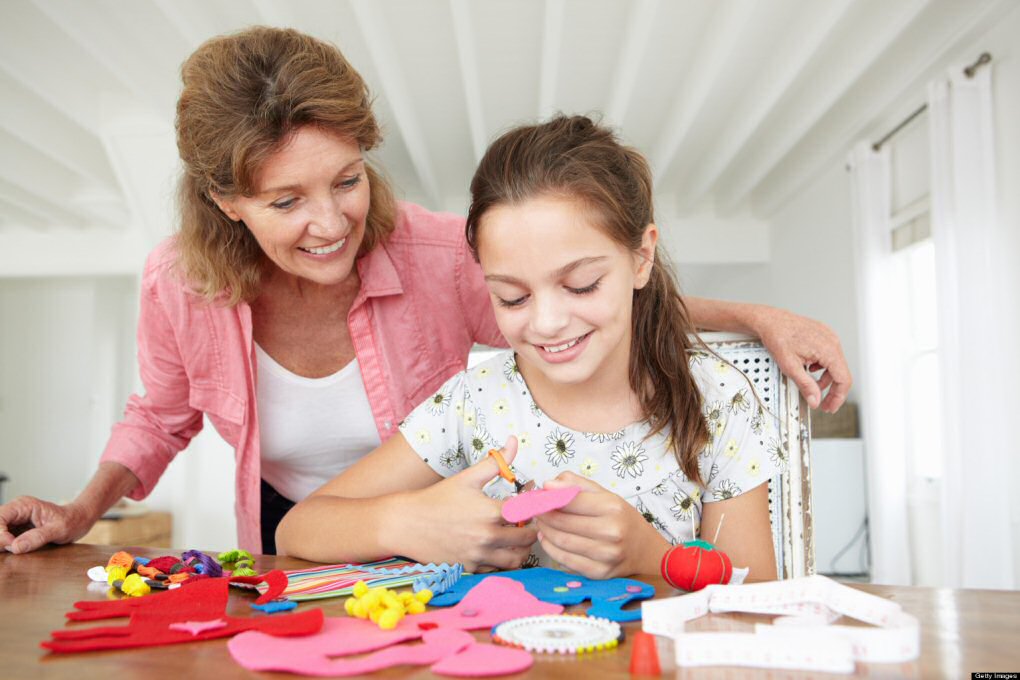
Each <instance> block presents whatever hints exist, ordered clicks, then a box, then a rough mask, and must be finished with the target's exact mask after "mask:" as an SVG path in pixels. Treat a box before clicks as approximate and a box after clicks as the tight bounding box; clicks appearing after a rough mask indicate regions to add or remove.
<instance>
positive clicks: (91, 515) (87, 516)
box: [0, 463, 138, 554]
mask: <svg viewBox="0 0 1020 680" xmlns="http://www.w3.org/2000/svg"><path fill="white" fill-rule="evenodd" d="M137 485H138V478H137V477H135V475H134V474H133V473H132V472H131V471H130V470H128V469H127V468H126V467H124V466H122V465H118V464H117V463H102V464H100V466H99V469H98V470H97V471H96V474H95V475H93V477H92V480H91V481H90V482H89V483H88V486H86V487H85V489H84V490H83V491H82V492H81V493H80V494H78V497H77V498H76V499H74V501H73V502H71V503H68V504H66V505H57V504H55V503H50V502H49V501H44V500H40V499H38V498H34V497H32V496H20V497H18V498H15V499H14V500H13V501H11V502H10V503H5V504H4V505H0V548H4V549H6V550H7V551H9V552H12V553H15V554H17V553H27V552H31V551H33V550H37V549H39V548H41V547H43V546H44V545H46V544H47V543H59V544H63V543H72V542H74V541H76V540H78V539H79V538H81V537H82V536H84V535H85V534H87V533H88V531H89V529H90V528H92V525H93V524H95V523H96V521H97V520H98V519H99V518H100V517H102V516H103V513H104V512H106V511H107V510H109V509H110V507H111V506H112V505H113V504H114V503H116V502H117V501H118V500H120V498H121V497H122V496H124V495H125V494H126V493H127V492H128V491H130V490H131V489H133V488H135V486H137ZM22 527H30V528H29V529H28V530H26V531H24V532H23V533H21V534H20V535H18V536H17V537H15V534H14V532H15V531H19V530H20V529H21V528H22Z"/></svg>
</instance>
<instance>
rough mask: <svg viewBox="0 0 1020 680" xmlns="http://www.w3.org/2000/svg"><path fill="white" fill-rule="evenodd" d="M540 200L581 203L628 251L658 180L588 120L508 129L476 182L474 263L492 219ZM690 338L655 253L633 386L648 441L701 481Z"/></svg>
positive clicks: (471, 221) (638, 311)
mask: <svg viewBox="0 0 1020 680" xmlns="http://www.w3.org/2000/svg"><path fill="white" fill-rule="evenodd" d="M542 195H553V196H561V197H563V198H566V199H569V200H572V201H577V202H578V203H579V204H580V205H582V206H584V208H585V209H586V210H589V211H590V212H591V214H592V215H594V216H595V219H596V222H597V223H598V224H599V226H601V227H602V229H603V230H604V231H605V233H606V234H607V235H608V236H609V237H610V238H612V239H613V240H614V241H616V242H617V243H620V244H621V245H623V246H624V247H626V248H628V249H630V250H631V251H632V252H636V251H637V250H638V248H639V247H640V246H641V239H642V236H643V235H644V231H645V228H646V227H647V226H648V225H649V224H651V223H653V222H654V221H655V218H654V215H653V207H652V174H651V171H650V169H649V167H648V163H647V161H645V159H644V158H643V157H642V156H641V154H640V153H639V152H638V151H637V150H635V149H632V148H630V147H626V146H624V145H622V144H621V143H620V142H619V140H617V138H616V137H615V135H614V134H613V133H612V132H611V131H610V130H608V129H606V128H604V127H601V126H599V125H597V124H595V123H594V122H593V121H592V120H590V119H589V118H587V117H584V116H569V117H567V116H563V115H559V116H556V117H555V118H553V119H552V120H550V121H549V122H547V123H543V124H540V125H531V126H526V127H519V128H516V129H514V130H511V131H510V132H507V133H506V134H504V135H502V136H501V137H500V138H499V139H497V140H496V141H495V142H494V143H493V144H492V146H490V147H489V149H488V150H487V151H486V152H485V156H484V157H483V158H482V160H481V163H480V164H479V166H478V170H476V171H475V176H474V178H473V179H472V180H471V207H470V209H469V210H468V217H467V240H468V243H469V244H470V246H471V249H472V251H473V252H474V255H475V259H478V229H479V225H480V223H481V220H482V217H484V215H485V213H486V212H487V211H489V210H491V209H492V208H494V207H496V206H500V205H519V204H521V203H524V202H525V201H528V200H529V199H533V198H536V197H538V196H542ZM693 332H694V328H693V326H692V324H691V322H690V319H689V317H688V314H687V308H686V307H685V306H684V303H683V300H682V299H681V297H680V293H679V287H678V285H677V282H676V279H675V277H674V275H673V271H672V268H671V267H670V266H669V264H668V262H666V261H664V259H663V254H662V253H661V252H660V251H659V249H658V248H656V252H655V256H654V260H653V262H652V272H651V276H650V278H649V280H648V283H647V284H646V285H645V286H644V287H643V288H640V289H635V290H634V308H633V323H632V335H633V337H632V338H631V343H632V344H631V350H630V385H631V389H633V390H634V392H635V393H636V394H637V395H638V398H639V400H640V402H641V407H642V409H643V411H644V413H645V415H646V417H647V419H648V423H649V425H650V426H651V433H650V435H649V436H651V435H654V434H656V433H659V432H662V431H664V430H665V431H667V432H668V433H669V446H670V449H671V450H672V451H673V454H674V455H675V456H676V459H677V461H678V462H679V464H680V468H681V470H683V472H684V474H685V475H687V478H688V479H690V480H692V481H696V482H700V481H701V475H700V473H699V470H698V454H699V453H700V452H701V450H702V449H703V448H704V447H705V445H706V444H707V443H708V441H709V433H708V426H707V425H706V423H705V420H704V417H703V416H702V411H701V409H702V398H701V393H700V391H699V390H698V386H697V385H696V384H695V382H694V377H693V376H692V375H691V370H690V365H689V364H688V352H689V351H690V350H691V349H692V341H691V337H692V335H693Z"/></svg>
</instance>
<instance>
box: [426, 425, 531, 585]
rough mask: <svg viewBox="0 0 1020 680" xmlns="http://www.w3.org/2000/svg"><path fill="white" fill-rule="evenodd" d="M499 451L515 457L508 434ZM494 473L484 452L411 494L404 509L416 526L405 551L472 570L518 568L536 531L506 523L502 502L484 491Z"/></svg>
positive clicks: (493, 464) (514, 445)
mask: <svg viewBox="0 0 1020 680" xmlns="http://www.w3.org/2000/svg"><path fill="white" fill-rule="evenodd" d="M502 452H503V457H504V459H505V460H506V461H507V463H510V462H511V461H513V459H514V457H515V456H516V455H517V439H516V438H514V437H510V438H509V439H507V443H506V447H505V448H504V449H503V451H502ZM498 474H499V466H498V465H497V464H496V461H495V459H493V458H492V457H489V456H487V457H485V458H484V459H483V460H481V461H479V462H478V463H475V464H474V465H472V466H471V467H469V468H468V469H466V470H463V471H461V472H459V473H457V474H456V475H453V476H452V477H448V478H447V479H444V480H443V481H441V482H437V483H436V484H433V485H431V486H428V487H426V488H424V489H420V490H418V491H415V492H412V493H411V494H409V497H408V501H409V507H407V511H408V512H409V513H411V515H410V516H411V517H413V518H414V519H413V524H414V526H415V527H417V529H416V530H415V531H414V532H413V534H414V535H413V536H410V537H409V538H408V543H409V544H410V545H409V548H410V550H409V552H410V555H409V556H411V557H413V558H414V559H415V560H417V561H418V562H424V563H427V562H451V561H455V562H460V563H462V564H463V565H464V569H465V570H466V571H471V572H477V571H492V570H505V569H517V568H519V567H520V566H521V565H522V564H523V563H524V561H525V560H526V559H527V558H528V555H529V554H530V553H531V546H532V545H533V544H534V543H535V540H536V538H537V535H536V533H537V532H536V529H535V527H534V526H531V525H529V526H524V527H516V526H511V525H507V523H506V521H505V520H504V519H503V517H502V515H501V514H500V509H501V508H502V505H503V502H502V501H497V500H494V499H492V498H489V497H488V496H486V495H485V494H484V493H482V487H484V486H485V485H486V484H488V483H489V481H490V480H492V478H493V477H495V476H497V475H498ZM409 533H410V532H409Z"/></svg>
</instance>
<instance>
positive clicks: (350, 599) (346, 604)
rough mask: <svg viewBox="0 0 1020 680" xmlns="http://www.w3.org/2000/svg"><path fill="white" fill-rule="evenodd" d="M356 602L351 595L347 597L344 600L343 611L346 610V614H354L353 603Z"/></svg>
mask: <svg viewBox="0 0 1020 680" xmlns="http://www.w3.org/2000/svg"><path fill="white" fill-rule="evenodd" d="M356 602H357V600H355V599H354V598H353V597H348V598H347V599H346V600H344V611H345V612H347V615H348V616H354V605H355V603H356Z"/></svg>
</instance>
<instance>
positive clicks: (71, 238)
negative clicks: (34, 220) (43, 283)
mask: <svg viewBox="0 0 1020 680" xmlns="http://www.w3.org/2000/svg"><path fill="white" fill-rule="evenodd" d="M145 254H146V249H145V248H144V247H143V245H142V243H141V242H140V241H139V239H137V238H136V237H135V236H134V235H132V234H131V233H129V232H126V231H123V230H117V229H89V230H87V231H85V232H83V231H80V230H77V229H56V230H51V231H47V232H37V231H28V230H3V231H0V278H18V277H54V276H107V275H120V274H130V275H137V274H138V271H139V267H140V265H141V263H142V262H144V261H145Z"/></svg>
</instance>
